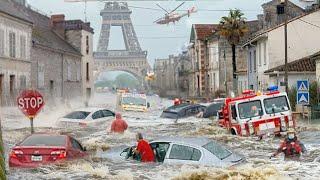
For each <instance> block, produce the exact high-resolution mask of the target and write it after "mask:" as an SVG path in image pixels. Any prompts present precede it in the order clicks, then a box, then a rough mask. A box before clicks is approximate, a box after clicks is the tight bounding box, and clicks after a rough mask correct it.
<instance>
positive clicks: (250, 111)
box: [238, 100, 263, 119]
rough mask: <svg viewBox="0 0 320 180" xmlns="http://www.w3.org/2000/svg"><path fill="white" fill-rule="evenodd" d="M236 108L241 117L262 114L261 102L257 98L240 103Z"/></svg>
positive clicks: (245, 117)
mask: <svg viewBox="0 0 320 180" xmlns="http://www.w3.org/2000/svg"><path fill="white" fill-rule="evenodd" d="M238 109H239V116H240V118H241V119H247V118H253V117H257V116H262V115H263V111H262V107H261V102H260V101H259V100H257V101H250V102H244V103H240V104H239V105H238Z"/></svg>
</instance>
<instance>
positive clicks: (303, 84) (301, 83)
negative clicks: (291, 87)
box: [297, 80, 309, 92]
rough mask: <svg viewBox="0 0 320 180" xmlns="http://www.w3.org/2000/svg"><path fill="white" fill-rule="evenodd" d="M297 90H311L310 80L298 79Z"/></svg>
mask: <svg viewBox="0 0 320 180" xmlns="http://www.w3.org/2000/svg"><path fill="white" fill-rule="evenodd" d="M297 91H304V92H305V91H308V92H309V81H308V80H298V81H297Z"/></svg>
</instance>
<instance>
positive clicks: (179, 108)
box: [161, 103, 206, 119]
mask: <svg viewBox="0 0 320 180" xmlns="http://www.w3.org/2000/svg"><path fill="white" fill-rule="evenodd" d="M205 109H206V107H205V106H203V105H200V104H188V103H183V104H180V105H175V106H170V107H168V108H167V109H165V110H164V111H163V112H162V114H161V117H162V118H169V119H179V118H185V117H190V116H195V115H197V114H198V113H199V112H203V111H205Z"/></svg>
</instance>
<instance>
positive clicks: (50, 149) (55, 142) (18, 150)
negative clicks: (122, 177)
mask: <svg viewBox="0 0 320 180" xmlns="http://www.w3.org/2000/svg"><path fill="white" fill-rule="evenodd" d="M85 151H86V149H85V148H83V147H82V146H81V144H80V143H79V142H78V141H77V140H75V139H74V138H72V137H70V136H68V135H58V134H32V135H30V136H28V137H26V138H25V139H24V140H23V141H22V142H20V143H19V144H17V145H16V146H15V147H13V148H12V150H11V153H10V155H9V166H10V167H37V166H39V165H42V164H48V163H54V162H57V161H61V160H66V159H73V158H79V157H84V156H86V155H87V153H86V152H85Z"/></svg>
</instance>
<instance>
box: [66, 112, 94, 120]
mask: <svg viewBox="0 0 320 180" xmlns="http://www.w3.org/2000/svg"><path fill="white" fill-rule="evenodd" d="M89 114H90V112H86V111H74V112H72V113H69V114H67V115H66V116H64V118H67V119H85V118H86V117H87V116H88V115H89Z"/></svg>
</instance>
